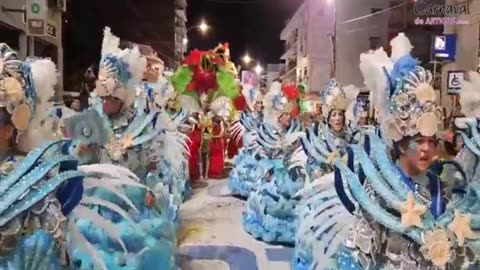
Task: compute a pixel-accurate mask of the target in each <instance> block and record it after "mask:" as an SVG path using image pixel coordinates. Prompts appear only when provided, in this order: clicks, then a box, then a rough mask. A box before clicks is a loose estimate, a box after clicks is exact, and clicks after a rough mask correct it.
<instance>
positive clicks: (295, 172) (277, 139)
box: [243, 83, 305, 244]
mask: <svg viewBox="0 0 480 270" xmlns="http://www.w3.org/2000/svg"><path fill="white" fill-rule="evenodd" d="M298 95H299V93H298V89H297V88H296V87H292V86H290V85H288V86H282V85H281V84H280V83H274V84H273V85H272V86H271V88H270V90H269V91H268V93H267V94H266V95H265V98H264V101H263V104H264V106H265V108H264V123H263V125H262V127H261V128H260V129H259V143H260V145H262V147H263V151H264V153H265V158H264V159H262V160H261V161H260V162H261V163H262V164H261V166H262V167H263V169H264V176H262V178H260V179H259V184H258V185H259V186H258V189H257V190H256V191H255V192H253V193H252V194H250V196H249V198H248V200H247V208H246V210H245V212H244V213H243V226H244V229H245V230H246V231H247V232H248V233H250V234H251V235H252V236H253V237H255V238H257V239H261V240H263V241H265V242H276V243H284V244H293V243H294V237H295V233H296V228H297V222H298V220H297V218H296V215H295V208H296V206H297V204H298V198H297V197H295V194H296V193H297V192H298V191H299V190H300V189H301V188H302V187H303V184H304V180H305V177H304V173H303V172H302V171H301V170H300V169H299V168H297V167H295V166H292V164H294V160H293V158H292V157H293V155H294V153H296V151H298V149H301V146H300V144H299V143H298V138H299V136H300V135H301V134H302V132H301V130H302V128H303V127H302V126H301V124H300V122H299V121H298V120H297V119H292V118H291V114H292V111H294V110H295V108H296V106H297V102H296V101H297V100H296V98H297V97H298ZM289 101H290V102H289Z"/></svg>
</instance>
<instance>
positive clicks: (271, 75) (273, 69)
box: [265, 64, 285, 88]
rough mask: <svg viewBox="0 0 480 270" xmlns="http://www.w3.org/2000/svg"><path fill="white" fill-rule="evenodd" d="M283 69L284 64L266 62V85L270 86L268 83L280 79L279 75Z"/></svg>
mask: <svg viewBox="0 0 480 270" xmlns="http://www.w3.org/2000/svg"><path fill="white" fill-rule="evenodd" d="M284 71H285V65H284V64H268V65H267V70H266V72H265V73H266V74H265V76H266V78H265V81H266V87H267V88H270V85H271V84H272V83H273V82H275V81H277V80H278V79H280V76H281V74H282V72H284Z"/></svg>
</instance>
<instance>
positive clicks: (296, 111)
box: [290, 104, 300, 117]
mask: <svg viewBox="0 0 480 270" xmlns="http://www.w3.org/2000/svg"><path fill="white" fill-rule="evenodd" d="M299 115H300V107H299V106H298V104H295V105H294V106H293V108H292V111H291V112H290V117H298V116H299Z"/></svg>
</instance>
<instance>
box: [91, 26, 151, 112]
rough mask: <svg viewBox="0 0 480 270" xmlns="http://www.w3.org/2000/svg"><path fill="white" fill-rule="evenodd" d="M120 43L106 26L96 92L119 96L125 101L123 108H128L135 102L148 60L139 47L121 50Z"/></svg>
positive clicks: (100, 94)
mask: <svg viewBox="0 0 480 270" xmlns="http://www.w3.org/2000/svg"><path fill="white" fill-rule="evenodd" d="M119 45H120V39H119V38H118V37H116V36H114V35H113V34H112V33H111V31H110V28H109V27H106V28H105V31H104V37H103V44H102V59H101V60H100V71H99V74H98V81H97V87H96V88H95V93H96V94H97V95H98V96H100V97H106V96H112V97H115V98H118V99H120V100H121V101H123V108H128V107H130V106H132V105H133V103H134V102H135V97H136V93H137V86H138V85H139V84H140V82H141V81H142V77H143V72H144V71H145V67H146V64H147V61H146V59H145V58H144V57H142V55H141V53H140V51H139V50H138V48H137V47H134V48H133V49H124V50H121V49H120V48H119Z"/></svg>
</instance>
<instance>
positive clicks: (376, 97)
mask: <svg viewBox="0 0 480 270" xmlns="http://www.w3.org/2000/svg"><path fill="white" fill-rule="evenodd" d="M392 69H393V62H392V60H391V59H390V58H389V57H388V55H387V53H386V52H385V51H384V50H383V48H380V49H378V50H376V51H374V52H372V51H370V52H369V53H364V54H361V55H360V71H361V72H362V74H363V78H364V83H365V85H366V86H367V88H368V89H369V90H370V100H371V105H372V107H373V108H375V110H376V111H377V113H378V118H379V119H378V120H379V122H381V121H382V119H384V118H385V117H387V115H388V100H389V98H390V96H389V88H388V78H387V77H386V74H385V70H386V71H387V72H391V70H392Z"/></svg>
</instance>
